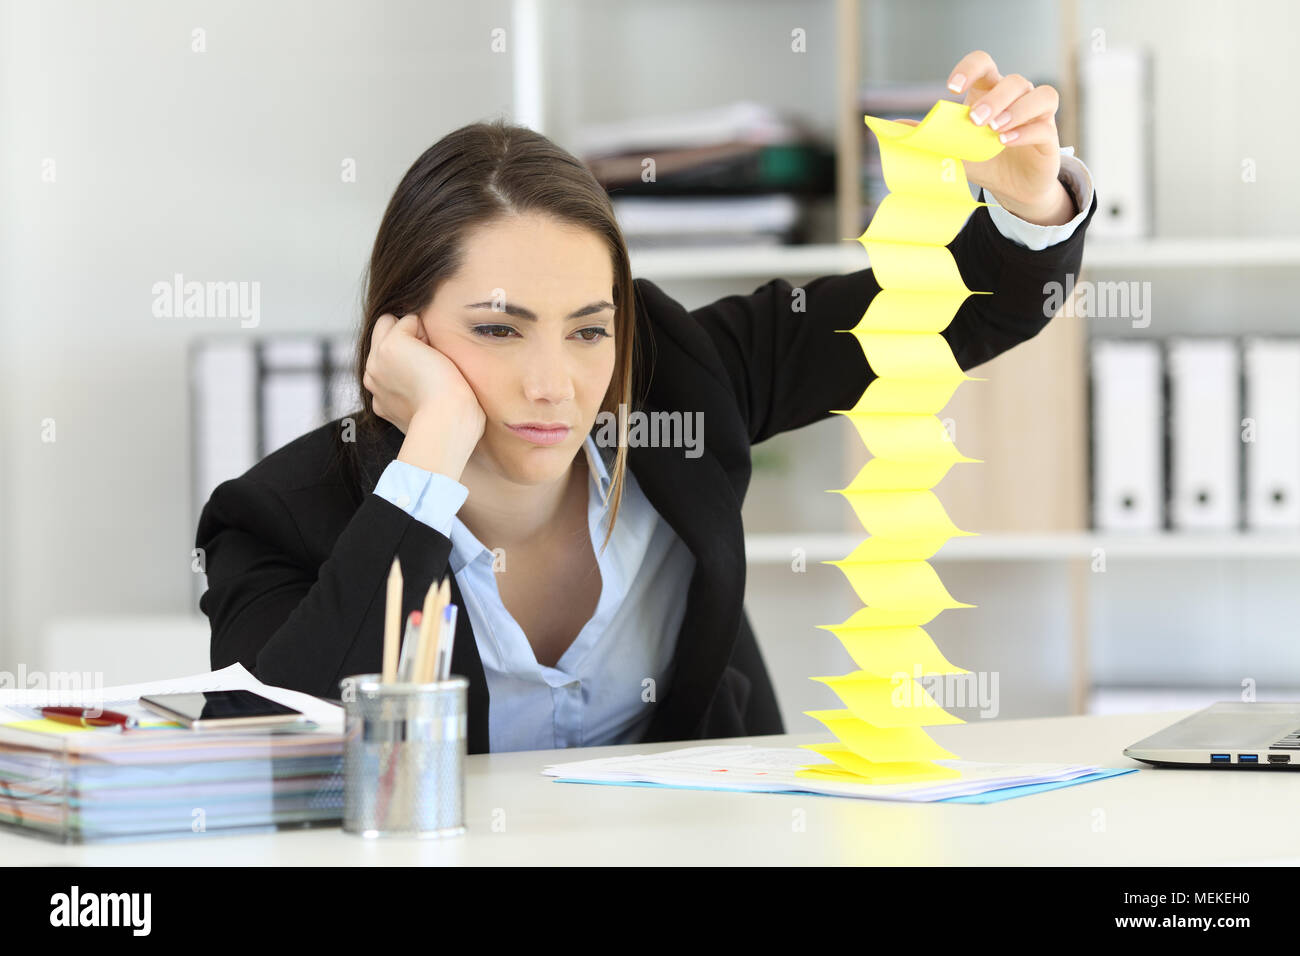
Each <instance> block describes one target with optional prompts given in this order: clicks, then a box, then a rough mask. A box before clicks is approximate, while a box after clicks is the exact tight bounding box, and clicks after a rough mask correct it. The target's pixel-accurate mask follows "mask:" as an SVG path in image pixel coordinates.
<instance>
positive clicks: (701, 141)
mask: <svg viewBox="0 0 1300 956" xmlns="http://www.w3.org/2000/svg"><path fill="white" fill-rule="evenodd" d="M574 139H575V152H577V153H578V155H580V156H581V158H582V160H583V162H585V163H586V164H587V166H588V168H589V169H590V170H591V171H592V174H593V175H594V176H595V177H596V179H597V180H598V181H599V182H600V184H601V185H602V186H604V187H605V189H606V191H608V192H609V194H610V196H611V197H612V200H613V205H614V211H615V214H616V215H617V217H618V221H619V225H620V227H621V228H622V230H623V235H624V238H625V239H626V241H627V244H628V246H629V248H632V249H645V248H655V247H665V246H666V247H689V246H701V245H724V246H735V245H741V246H752V245H760V246H761V245H776V244H781V243H795V242H805V241H807V240H808V238H809V233H810V231H811V227H812V222H811V220H810V204H811V203H812V202H813V201H814V200H818V199H823V200H826V199H827V198H828V197H830V196H832V195H833V193H834V189H835V153H834V151H833V150H832V149H831V148H830V147H829V146H828V145H826V144H825V143H823V142H820V141H819V140H818V138H817V137H816V136H815V135H814V134H813V133H812V132H811V130H810V129H809V128H808V127H807V126H806V125H805V124H804V123H802V122H800V121H799V120H798V119H797V118H791V117H789V116H786V115H783V114H781V113H779V112H777V111H776V110H773V109H771V108H770V107H767V106H764V105H763V104H760V103H752V102H738V103H732V104H730V105H727V106H722V107H713V108H705V109H700V110H690V111H686V112H681V113H674V114H670V115H660V116H646V117H639V118H636V119H632V120H625V121H620V122H614V123H602V124H593V125H588V126H584V127H582V128H581V129H579V130H578V131H577V133H576V135H575V137H574Z"/></svg>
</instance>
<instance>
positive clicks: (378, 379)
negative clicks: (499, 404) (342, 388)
mask: <svg viewBox="0 0 1300 956" xmlns="http://www.w3.org/2000/svg"><path fill="white" fill-rule="evenodd" d="M362 384H363V385H364V386H365V388H366V390H367V391H368V392H370V394H371V395H372V396H373V401H372V405H373V408H374V410H375V414H376V415H378V416H379V417H380V418H383V419H385V420H386V421H390V422H392V423H393V424H394V425H396V426H397V427H398V429H399V430H400V431H401V432H402V434H404V435H406V436H407V441H406V442H405V443H404V444H403V446H402V453H401V454H399V455H398V457H399V458H401V459H403V460H406V461H410V462H411V463H412V464H416V465H419V466H420V467H423V468H427V469H428V470H430V471H438V472H441V473H443V474H450V475H451V477H453V478H457V479H459V476H460V473H461V470H463V469H464V465H465V462H466V461H467V460H468V458H469V456H470V454H471V453H472V452H473V450H474V448H475V446H476V445H477V444H478V442H479V439H480V438H482V436H483V430H484V427H485V426H486V424H487V416H486V415H485V414H484V412H483V407H482V406H481V405H480V404H479V401H478V397H477V396H476V395H475V394H474V390H473V389H472V388H471V387H470V385H469V382H467V381H466V380H465V376H464V375H462V374H461V371H460V369H459V368H457V367H456V364H455V363H454V362H453V361H452V360H451V359H449V358H448V357H447V356H446V355H445V354H443V353H442V352H440V351H438V349H437V348H435V347H434V346H433V344H432V343H431V342H430V341H429V339H428V336H427V335H426V333H425V330H424V324H423V322H421V321H420V317H419V315H417V314H416V313H414V312H412V313H410V314H408V315H405V316H403V317H402V318H401V319H400V320H399V319H398V318H397V317H396V316H393V315H381V316H380V317H379V318H378V319H377V320H376V321H375V327H374V330H373V331H372V332H371V338H370V353H369V355H368V356H367V358H366V370H365V374H364V376H363V377H362ZM453 471H454V472H455V473H454V474H452V472H453Z"/></svg>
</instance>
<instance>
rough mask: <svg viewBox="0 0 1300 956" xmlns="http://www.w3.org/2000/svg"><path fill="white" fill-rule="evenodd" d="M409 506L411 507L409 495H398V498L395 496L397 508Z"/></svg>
mask: <svg viewBox="0 0 1300 956" xmlns="http://www.w3.org/2000/svg"><path fill="white" fill-rule="evenodd" d="M410 506H411V496H410V495H398V496H397V507H399V508H409V507H410Z"/></svg>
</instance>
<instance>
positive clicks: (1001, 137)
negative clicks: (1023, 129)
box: [998, 129, 1020, 143]
mask: <svg viewBox="0 0 1300 956" xmlns="http://www.w3.org/2000/svg"><path fill="white" fill-rule="evenodd" d="M1019 135H1020V133H1019V132H1017V131H1016V130H1014V129H1013V130H1012V131H1011V132H1009V133H998V142H999V143H1009V142H1011V141H1012V140H1013V139H1015V138H1016V137H1017V136H1019Z"/></svg>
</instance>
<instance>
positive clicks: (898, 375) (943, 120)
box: [796, 100, 1002, 784]
mask: <svg viewBox="0 0 1300 956" xmlns="http://www.w3.org/2000/svg"><path fill="white" fill-rule="evenodd" d="M968 114H969V109H968V107H966V106H963V105H961V104H958V103H953V102H949V101H947V100H940V101H939V102H937V103H935V105H934V107H933V108H932V109H931V110H930V112H929V113H928V114H927V115H926V117H925V119H924V120H922V122H921V124H920V125H919V126H909V125H908V124H906V123H898V122H891V121H889V120H882V119H878V118H877V117H874V116H868V117H866V124H867V126H868V127H870V129H871V131H872V132H873V133H875V134H876V137H877V139H879V141H880V154H881V164H882V167H883V172H884V176H885V185H886V186H887V187H888V188H889V193H888V195H886V196H885V198H884V200H883V201H882V202H881V204H880V207H879V208H878V209H877V210H876V213H875V215H874V216H872V218H871V223H870V224H869V225H868V226H867V230H866V232H864V233H863V234H862V235H861V236H859V237H858V239H857V241H858V242H861V243H862V245H863V246H864V247H866V250H867V254H868V256H869V257H870V261H871V268H872V271H873V273H874V275H875V278H876V282H877V283H878V284H879V285H880V292H878V293H877V294H876V296H875V298H873V299H872V300H871V303H870V305H869V306H868V307H867V311H866V314H865V315H863V317H862V320H861V321H860V322H859V323H858V325H857V326H856V327H855V328H853V329H847V330H843V331H848V332H851V333H852V334H853V336H854V337H855V338H856V339H857V340H858V343H859V344H860V345H861V346H862V351H863V354H864V355H865V356H866V359H867V363H868V364H869V365H870V366H871V369H872V371H874V372H875V373H876V378H874V379H872V381H871V382H870V383H869V384H868V385H867V389H866V391H865V392H863V394H862V398H861V399H859V401H858V403H857V404H856V405H855V406H854V407H853V408H852V409H851V410H849V411H841V410H837V411H836V412H835V414H838V415H847V416H848V418H849V420H850V421H851V422H852V423H853V425H854V427H856V428H857V430H858V434H859V435H861V437H862V440H863V442H865V443H866V446H867V450H868V451H869V452H870V453H871V455H872V458H871V459H870V460H869V461H868V462H867V463H866V465H864V466H863V468H862V470H861V471H860V472H858V474H857V476H856V477H855V478H854V479H853V481H852V482H851V483H850V484H849V486H848V487H847V488H843V489H836V490H834V493H836V494H841V495H843V496H844V497H845V498H846V499H847V500H848V502H849V504H850V505H851V506H852V507H853V511H854V513H855V514H857V516H858V519H859V520H860V521H861V522H862V525H863V527H864V528H865V529H866V531H867V533H868V534H869V535H870V536H871V537H870V538H868V539H867V540H866V541H864V542H863V543H862V544H861V545H859V546H858V547H857V548H855V549H854V551H853V552H852V553H851V554H850V555H849V556H848V557H847V558H844V559H843V560H840V561H826V562H823V563H825V564H834V565H836V566H837V567H839V568H840V570H841V571H843V572H844V574H845V576H846V577H847V578H848V579H849V583H850V584H851V585H852V586H853V590H854V591H855V592H856V593H857V595H858V597H859V598H861V599H862V601H863V603H864V604H866V605H867V606H866V607H863V608H862V609H860V610H859V611H857V612H856V613H854V614H853V615H852V616H851V617H850V618H849V619H848V620H847V621H845V622H844V623H843V624H836V625H822V624H819V625H817V626H818V627H821V628H822V629H824V630H828V631H831V632H833V633H834V634H835V636H836V637H837V638H839V640H840V642H841V643H842V644H843V645H844V648H845V650H847V651H848V652H849V655H850V656H851V657H852V658H853V662H854V663H855V664H856V665H857V667H858V669H857V670H855V671H852V672H850V673H848V674H843V675H840V676H838V677H814V678H812V679H813V680H817V681H822V682H823V683H825V684H826V685H828V686H829V687H830V688H831V689H832V690H833V691H835V693H836V694H837V695H838V696H839V698H840V699H841V700H842V701H843V702H844V705H845V708H844V709H842V710H810V711H805V713H806V714H808V715H809V716H810V717H814V718H816V719H817V720H819V721H821V723H823V724H824V725H825V726H826V729H827V730H828V731H830V733H831V734H833V735H834V736H835V738H836V742H833V743H821V744H804V745H803V746H804V747H807V748H808V749H809V750H813V751H815V752H817V753H819V754H821V755H822V756H824V757H826V758H828V759H829V760H830V761H831V762H830V763H823V764H813V765H809V766H805V767H804V768H803V769H801V770H798V771H796V773H797V775H798V776H800V777H811V778H814V779H822V780H834V781H841V782H842V781H856V782H859V783H877V784H890V783H905V782H909V781H918V780H939V779H950V778H956V777H959V776H960V773H959V772H958V771H957V770H955V769H953V768H952V767H947V766H944V765H942V764H939V763H935V761H938V760H944V759H948V758H952V757H955V756H956V755H955V754H953V753H951V752H949V751H948V750H945V749H944V748H943V747H940V746H939V745H938V744H937V743H935V741H934V740H933V739H932V738H931V737H930V736H929V735H928V734H927V733H926V732H925V731H924V730H922V729H921V728H922V727H925V726H930V725H936V724H959V723H963V721H962V720H961V719H960V718H958V717H954V716H953V715H952V714H949V713H947V712H946V711H945V710H943V708H942V707H940V705H939V704H938V702H936V701H935V699H934V698H933V697H932V696H930V693H929V692H928V691H927V690H926V689H925V688H924V687H923V686H922V685H921V683H920V682H919V680H918V679H917V678H920V677H927V676H931V675H942V674H968V673H970V672H969V671H967V670H964V669H963V668H960V667H955V666H954V665H953V664H951V663H950V662H949V661H948V660H947V658H945V657H944V656H943V654H941V653H940V652H939V649H938V648H937V647H936V646H935V644H934V641H933V640H932V639H931V638H930V636H929V635H928V634H927V633H926V632H925V630H924V629H923V625H925V624H928V623H929V622H930V621H931V620H933V619H934V617H935V616H936V615H938V614H939V612H940V611H943V610H945V609H946V608H957V607H974V605H972V604H963V603H961V602H960V601H956V600H954V599H953V597H952V595H950V594H949V593H948V591H947V590H946V589H945V588H944V586H943V584H942V582H940V580H939V577H938V575H937V574H935V572H934V569H933V568H932V567H931V566H930V564H929V559H930V558H932V557H933V556H934V554H935V553H936V552H937V551H938V550H939V549H940V548H941V547H943V544H944V542H945V541H947V540H948V539H949V538H952V537H955V536H959V535H963V536H964V535H970V534H972V532H968V531H962V530H960V529H958V528H957V527H956V526H955V525H954V524H953V523H952V521H951V520H950V519H949V517H948V515H947V513H946V512H945V511H944V510H943V505H942V504H940V503H939V499H938V498H937V497H936V496H935V494H934V492H933V491H932V490H931V489H932V488H933V487H934V486H935V485H937V484H938V483H939V482H940V481H941V480H942V479H943V477H944V475H946V474H947V473H948V470H949V469H950V468H951V467H952V466H953V465H954V464H956V463H957V462H975V461H979V459H977V458H967V457H965V456H964V455H962V454H961V453H959V452H958V451H957V447H956V443H955V442H953V441H952V440H951V438H950V436H949V434H948V432H947V430H946V429H945V428H944V426H943V423H942V422H941V421H940V420H939V418H938V414H937V413H938V412H939V411H940V410H941V409H942V408H943V407H944V406H945V405H947V404H948V401H949V400H950V399H951V398H952V395H953V393H954V392H955V391H956V390H957V386H958V385H960V384H961V383H962V382H963V381H984V380H983V379H978V378H974V377H972V376H969V375H966V374H965V373H964V372H963V371H962V370H961V367H960V366H959V365H958V364H957V360H956V359H955V358H954V357H953V354H952V349H951V348H950V347H949V346H948V342H947V340H946V339H945V338H944V337H943V336H942V335H941V334H940V333H941V332H942V331H943V330H944V329H945V328H947V327H948V324H949V323H950V322H951V321H952V319H953V316H955V315H956V313H957V310H958V309H959V308H960V307H961V304H962V302H964V301H965V300H966V297H967V296H969V295H973V294H985V295H987V294H989V293H987V292H983V293H976V292H972V290H970V289H967V288H966V286H965V284H964V283H963V282H962V278H961V274H960V273H959V272H958V270H957V263H956V262H955V261H954V260H953V257H952V254H951V253H950V252H949V251H948V249H947V248H946V246H947V244H948V243H949V242H951V241H952V240H953V237H954V236H956V235H957V233H958V231H959V230H960V229H961V227H962V226H963V225H964V224H965V222H966V220H967V219H968V218H969V217H970V214H971V213H972V212H974V211H975V209H976V207H978V206H982V205H985V204H984V203H979V202H976V201H975V200H974V199H972V198H971V195H970V186H969V185H968V183H967V180H966V171H965V169H964V168H963V166H962V160H971V161H974V162H979V161H982V160H986V159H990V158H992V157H993V156H995V155H997V153H998V152H999V151H1000V150H1001V149H1002V145H1001V144H1000V143H999V142H998V138H997V134H996V133H995V132H994V131H993V130H991V129H989V128H988V127H987V126H976V125H975V124H974V123H972V122H971V121H970V118H969V115H968Z"/></svg>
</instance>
